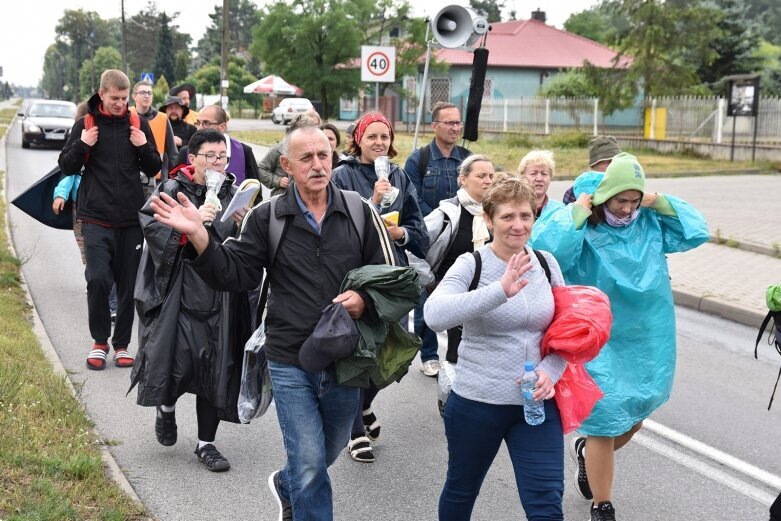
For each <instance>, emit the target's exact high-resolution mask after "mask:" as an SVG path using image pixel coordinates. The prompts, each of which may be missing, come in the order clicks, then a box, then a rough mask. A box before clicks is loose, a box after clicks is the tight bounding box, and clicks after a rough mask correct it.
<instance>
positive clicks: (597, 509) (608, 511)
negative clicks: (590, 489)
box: [590, 501, 616, 521]
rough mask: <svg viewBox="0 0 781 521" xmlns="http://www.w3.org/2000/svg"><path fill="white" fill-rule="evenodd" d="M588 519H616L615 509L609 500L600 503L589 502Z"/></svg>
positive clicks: (603, 520)
mask: <svg viewBox="0 0 781 521" xmlns="http://www.w3.org/2000/svg"><path fill="white" fill-rule="evenodd" d="M590 521H616V509H615V508H613V503H611V502H610V501H602V502H601V503H600V504H598V505H595V504H593V503H592V504H591V519H590Z"/></svg>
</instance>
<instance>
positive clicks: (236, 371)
mask: <svg viewBox="0 0 781 521" xmlns="http://www.w3.org/2000/svg"><path fill="white" fill-rule="evenodd" d="M189 149H190V154H189V158H190V163H191V164H190V165H179V166H178V167H176V169H175V171H174V172H173V173H172V177H171V178H170V179H167V180H166V181H164V182H163V183H160V185H159V187H158V189H157V191H156V192H155V195H157V196H160V194H161V193H165V194H167V195H169V196H171V197H177V194H183V195H184V196H186V197H187V199H188V200H189V201H190V202H191V203H192V204H193V205H194V206H195V207H196V208H198V212H199V214H200V219H201V222H207V223H210V224H209V226H208V235H209V237H211V238H213V239H214V240H215V241H217V242H220V243H221V242H223V241H224V240H225V239H227V238H229V237H234V236H235V235H236V232H237V226H238V225H239V224H240V223H241V220H242V218H243V217H244V215H245V214H246V209H244V210H240V211H239V212H236V213H235V214H233V215H232V218H231V219H227V220H226V221H225V222H222V220H221V219H220V217H221V216H222V211H224V210H225V209H226V208H228V205H229V203H230V200H231V197H232V196H233V194H234V193H235V191H236V186H235V185H234V184H233V183H232V180H231V179H230V178H228V179H226V180H225V182H224V183H223V185H222V187H221V189H220V190H219V191H218V197H219V199H220V202H221V204H222V208H223V210H222V211H220V212H218V211H217V210H216V209H215V208H214V207H212V206H211V205H209V204H206V201H205V200H206V190H205V185H206V170H216V171H218V172H224V171H225V166H226V164H227V160H228V154H227V147H226V146H225V136H223V135H222V134H221V133H220V132H219V131H218V130H216V129H202V130H199V131H198V132H196V133H195V134H194V135H193V137H192V138H191V139H190V142H189ZM153 214H154V212H153V210H152V209H151V199H150V201H148V202H147V204H146V205H145V206H144V207H143V208H142V209H141V211H140V212H139V216H140V217H139V220H140V222H141V227H142V229H143V230H144V238H145V239H146V248H144V253H143V256H142V258H141V270H140V271H141V273H140V274H139V277H138V284H137V286H136V305H137V309H138V312H139V320H140V321H141V327H140V330H139V345H138V355H137V357H136V363H135V365H134V367H133V374H132V375H131V379H132V382H133V383H132V384H131V388H132V386H135V385H136V384H138V397H137V403H138V404H139V405H144V406H148V407H149V406H154V407H156V408H157V414H156V416H155V435H156V437H157V441H158V442H159V443H160V444H161V445H165V446H171V445H174V444H175V443H176V441H177V425H176V412H175V406H176V402H177V400H178V398H179V397H180V396H181V395H182V394H184V393H186V392H189V393H192V394H195V395H196V398H195V412H196V418H197V422H198V444H197V446H196V447H195V454H196V455H197V456H198V459H199V460H200V462H201V463H203V464H204V466H205V467H206V468H207V469H208V470H210V471H212V472H221V471H226V470H228V469H229V468H230V463H228V460H227V459H226V458H225V456H223V455H222V454H221V453H220V451H218V450H217V448H216V447H215V444H214V440H215V437H216V434H217V427H218V426H219V423H220V420H230V421H234V422H236V421H238V413H237V411H236V403H237V401H238V390H239V383H240V380H241V367H242V355H243V348H244V343H245V342H246V340H247V338H249V334H250V309H249V301H248V300H247V297H246V294H245V293H232V292H227V291H217V290H213V289H211V288H210V287H209V286H207V285H206V283H205V282H204V281H203V279H201V278H200V277H199V276H198V275H197V274H196V273H195V272H194V271H193V268H192V266H191V264H190V262H188V261H192V260H194V259H195V258H196V257H197V252H196V250H195V248H193V246H192V245H191V244H190V243H189V241H188V240H187V238H186V237H185V236H182V235H181V234H180V233H178V232H173V231H172V230H171V228H169V227H168V226H166V225H164V224H161V223H159V222H158V221H156V220H155V218H154V216H153ZM177 263H178V265H177Z"/></svg>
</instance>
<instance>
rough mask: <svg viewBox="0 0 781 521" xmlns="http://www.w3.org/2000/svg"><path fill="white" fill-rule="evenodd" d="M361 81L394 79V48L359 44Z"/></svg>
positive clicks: (392, 80)
mask: <svg viewBox="0 0 781 521" xmlns="http://www.w3.org/2000/svg"><path fill="white" fill-rule="evenodd" d="M361 81H364V82H371V83H374V82H383V83H385V82H388V83H393V82H395V81H396V48H395V47H379V46H375V45H362V46H361Z"/></svg>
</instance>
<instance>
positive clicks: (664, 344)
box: [530, 173, 710, 437]
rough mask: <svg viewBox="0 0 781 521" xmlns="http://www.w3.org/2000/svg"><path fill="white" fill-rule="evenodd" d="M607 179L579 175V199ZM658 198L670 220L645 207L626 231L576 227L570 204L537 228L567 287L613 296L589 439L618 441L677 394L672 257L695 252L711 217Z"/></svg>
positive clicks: (539, 243) (595, 363)
mask: <svg viewBox="0 0 781 521" xmlns="http://www.w3.org/2000/svg"><path fill="white" fill-rule="evenodd" d="M600 175H601V174H596V173H589V174H584V175H583V176H581V177H579V178H578V179H577V180H576V181H575V194H576V196H577V195H579V194H580V193H582V192H584V191H585V192H586V193H593V191H594V188H596V186H597V185H598V184H599V181H600V180H601V177H598V176H600ZM658 199H659V202H658V203H657V204H656V205H655V207H656V208H659V209H660V211H663V212H664V214H665V215H663V214H662V213H660V211H657V210H656V209H652V208H640V209H639V214H638V216H637V219H635V220H634V221H633V222H632V223H631V224H629V225H628V226H624V227H612V226H609V225H607V224H606V223H600V224H598V225H597V226H593V225H591V224H590V223H588V222H586V223H585V224H582V225H580V226H579V227H577V226H576V220H574V219H573V205H572V204H570V205H568V206H566V207H564V208H561V209H559V210H556V211H552V212H545V214H544V215H542V216H541V217H540V219H539V221H537V222H536V223H535V224H534V227H533V229H532V235H531V241H530V244H531V245H532V248H535V249H540V250H546V251H549V252H551V253H552V254H553V255H554V256H555V257H556V260H557V261H558V262H559V265H560V266H561V271H562V273H563V274H564V279H565V281H566V283H567V284H583V285H590V286H596V287H597V288H599V289H601V290H602V291H604V292H605V293H606V294H607V295H608V297H610V306H611V311H612V313H613V327H612V329H611V332H610V340H609V341H608V343H607V345H605V347H604V348H602V351H601V352H600V354H599V356H597V358H595V359H594V360H592V361H591V362H589V363H587V364H586V369H587V370H588V372H589V374H590V375H591V377H592V378H594V380H595V381H596V383H597V385H599V388H600V389H601V390H602V392H603V393H605V396H604V397H603V398H602V399H601V400H600V401H599V402H597V404H596V406H595V407H594V409H593V411H592V412H591V415H590V416H589V417H588V418H587V419H586V421H585V422H583V425H582V426H581V428H580V429H579V430H580V432H581V433H582V434H585V435H592V436H611V437H615V436H619V435H621V434H623V433H625V432H627V431H628V430H629V429H630V428H631V427H632V426H633V425H635V424H637V423H638V422H640V421H642V420H644V419H645V418H647V417H648V416H650V415H651V413H652V412H653V411H654V410H656V409H657V408H658V407H659V406H661V405H662V404H663V403H664V402H666V401H667V399H668V398H669V397H670V391H671V390H672V384H673V376H674V375H675V358H676V350H675V309H674V304H673V296H672V288H671V286H670V277H669V273H668V270H667V261H666V259H665V255H666V254H668V253H674V252H679V251H686V250H690V249H692V248H696V247H697V246H699V245H700V244H702V243H704V242H706V241H707V240H708V239H709V237H710V235H709V233H708V226H707V223H706V222H705V218H704V217H703V216H702V215H701V214H700V213H699V212H698V211H697V210H696V209H694V208H693V207H692V206H690V205H689V204H688V203H686V202H685V201H682V200H680V199H678V198H676V197H673V196H670V195H660V196H659V198H658ZM667 214H670V215H667ZM581 221H582V220H581Z"/></svg>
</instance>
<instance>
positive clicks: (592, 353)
mask: <svg viewBox="0 0 781 521" xmlns="http://www.w3.org/2000/svg"><path fill="white" fill-rule="evenodd" d="M553 300H554V303H555V305H556V311H555V312H554V315H553V322H551V325H550V326H549V327H548V330H547V331H546V332H545V335H544V336H543V338H542V343H541V348H542V356H546V355H547V354H548V353H549V352H550V353H555V354H557V355H559V356H561V357H562V358H563V359H564V360H566V361H567V368H566V369H565V370H564V373H563V374H562V376H561V378H560V379H559V381H558V382H556V385H555V386H554V387H555V389H556V395H555V398H556V405H557V406H558V408H559V413H560V415H561V425H562V428H563V430H564V433H565V434H566V433H569V432H571V431H573V430H575V429H577V428H578V427H580V425H581V424H582V423H583V420H585V419H586V418H588V415H589V414H591V410H592V409H593V408H594V405H595V404H596V403H597V401H599V400H600V399H601V398H602V396H603V393H602V391H600V389H599V387H598V386H597V384H596V383H595V382H594V380H593V379H592V378H591V376H590V375H589V374H588V371H586V368H585V367H583V364H585V363H586V362H588V361H590V360H593V359H594V358H595V357H596V356H597V355H598V354H599V351H600V350H601V349H602V347H604V345H605V344H606V343H607V341H608V339H609V338H610V328H611V326H612V325H613V315H612V313H611V312H610V300H609V299H608V297H607V295H605V294H604V293H603V292H602V291H600V290H599V289H597V288H594V287H591V286H558V287H555V288H553Z"/></svg>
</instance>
